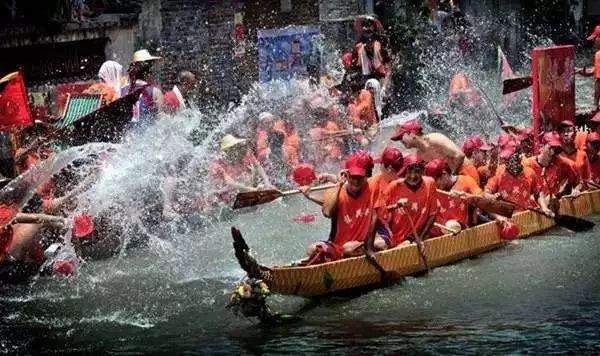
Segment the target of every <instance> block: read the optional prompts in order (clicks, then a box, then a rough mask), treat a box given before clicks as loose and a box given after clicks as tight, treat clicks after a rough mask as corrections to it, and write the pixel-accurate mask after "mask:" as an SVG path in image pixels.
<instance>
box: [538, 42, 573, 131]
mask: <svg viewBox="0 0 600 356" xmlns="http://www.w3.org/2000/svg"><path fill="white" fill-rule="evenodd" d="M531 60H532V70H531V76H532V82H533V87H532V99H533V105H532V109H533V120H534V129H535V131H536V132H541V131H546V130H551V129H555V128H556V127H557V125H558V124H559V123H560V122H562V121H565V120H571V121H573V120H575V75H574V72H575V47H573V46H556V47H548V48H535V49H534V50H533V52H532V55H531Z"/></svg>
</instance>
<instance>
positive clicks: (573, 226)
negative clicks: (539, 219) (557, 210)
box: [554, 215, 596, 232]
mask: <svg viewBox="0 0 600 356" xmlns="http://www.w3.org/2000/svg"><path fill="white" fill-rule="evenodd" d="M554 220H555V221H556V224H557V225H558V226H561V227H564V228H566V229H569V230H571V231H575V232H583V231H589V230H591V229H593V228H594V226H596V224H595V223H594V222H592V221H589V220H586V219H582V218H578V217H576V216H571V215H556V217H555V218H554Z"/></svg>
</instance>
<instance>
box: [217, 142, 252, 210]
mask: <svg viewBox="0 0 600 356" xmlns="http://www.w3.org/2000/svg"><path fill="white" fill-rule="evenodd" d="M256 164H258V162H257V160H256V157H254V155H252V153H250V152H248V153H247V154H246V156H245V157H244V158H243V159H242V162H239V163H238V164H233V163H229V162H227V161H225V160H224V159H218V160H216V161H214V162H212V163H211V164H210V175H211V178H212V182H213V184H215V186H216V190H218V189H222V191H221V192H219V194H218V197H219V200H221V201H223V202H229V201H231V200H232V199H233V197H234V194H235V189H233V188H231V190H228V189H226V187H225V176H226V175H227V176H229V177H231V178H233V179H235V180H238V181H241V182H242V183H246V184H249V185H253V184H252V183H253V182H251V180H252V175H253V174H252V170H253V167H254V165H256Z"/></svg>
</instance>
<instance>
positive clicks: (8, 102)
mask: <svg viewBox="0 0 600 356" xmlns="http://www.w3.org/2000/svg"><path fill="white" fill-rule="evenodd" d="M31 124H33V117H32V116H31V111H30V109H29V102H28V100H27V90H26V89H25V81H24V80H23V76H22V75H21V73H19V72H13V73H10V74H8V75H6V76H4V77H3V78H2V79H0V131H8V130H11V129H13V128H16V127H23V126H29V125H31Z"/></svg>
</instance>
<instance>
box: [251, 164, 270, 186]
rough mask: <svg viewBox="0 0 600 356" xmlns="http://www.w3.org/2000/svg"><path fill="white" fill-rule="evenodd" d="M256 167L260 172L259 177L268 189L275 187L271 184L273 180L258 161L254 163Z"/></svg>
mask: <svg viewBox="0 0 600 356" xmlns="http://www.w3.org/2000/svg"><path fill="white" fill-rule="evenodd" d="M254 167H255V168H256V171H257V172H258V175H259V176H260V178H261V179H262V181H263V183H264V185H265V186H267V187H272V186H273V185H272V184H271V180H270V179H269V176H268V175H267V172H266V171H265V169H264V168H263V166H262V165H261V164H260V163H259V162H258V161H256V162H255V163H254Z"/></svg>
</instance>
